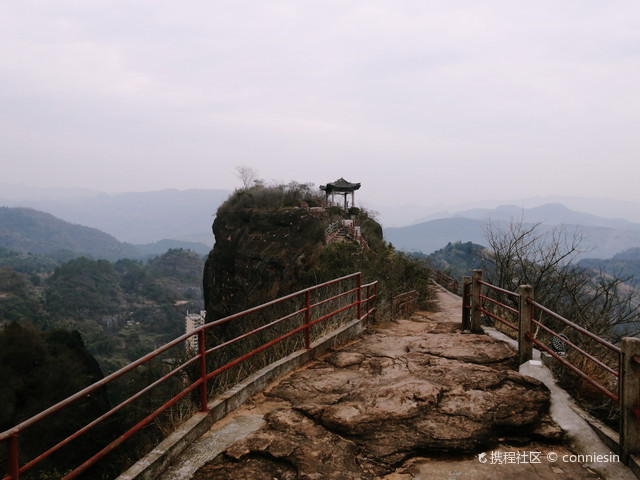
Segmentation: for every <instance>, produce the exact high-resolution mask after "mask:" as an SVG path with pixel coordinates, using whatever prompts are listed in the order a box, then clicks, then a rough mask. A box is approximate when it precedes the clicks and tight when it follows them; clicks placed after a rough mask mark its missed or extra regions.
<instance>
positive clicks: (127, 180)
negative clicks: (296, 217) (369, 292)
mask: <svg viewBox="0 0 640 480" xmlns="http://www.w3.org/2000/svg"><path fill="white" fill-rule="evenodd" d="M639 152H640V2H638V1H637V0H622V1H616V0H611V1H599V0H598V1H596V0H584V1H575V0H562V1H555V0H554V1H550V0H541V1H536V2H532V1H530V0H527V1H520V0H504V1H498V0H489V1H482V2H481V1H477V0H469V1H455V0H442V1H433V0H415V1H409V0H407V1H402V0H389V1H381V0H366V1H360V0H352V1H337V0H336V1H333V0H321V1H306V0H282V1H277V0H276V1H262V0H261V1H256V0H231V1H218V0H211V1H199V0H196V1H185V2H176V1H173V0H172V1H168V0H127V1H120V0H102V1H100V0H96V1H87V0H68V1H61V0H45V1H30V0H20V1H17V0H15V1H7V2H3V3H2V5H1V6H0V158H1V159H2V174H1V178H2V180H1V181H2V182H8V183H24V184H26V185H33V186H76V187H78V186H79V187H88V188H92V189H97V190H103V191H110V192H117V191H143V190H159V189H165V188H177V189H190V188H227V189H232V188H235V187H237V186H239V185H240V181H239V180H238V178H237V177H236V175H235V167H236V166H239V165H248V166H251V167H253V168H255V169H256V170H257V171H258V172H259V174H260V176H261V177H262V178H263V179H265V180H266V181H268V182H271V181H275V182H289V181H291V180H295V181H299V182H313V183H315V184H316V185H320V184H323V183H326V182H328V181H333V180H336V179H337V178H339V177H345V178H346V179H347V180H351V181H358V182H361V183H362V189H361V191H360V195H361V196H363V197H364V198H366V199H369V200H373V199H374V198H376V197H379V198H377V199H376V201H379V202H383V203H394V204H401V203H405V202H416V203H420V204H427V205H428V204H435V203H442V202H445V203H446V202H453V201H455V202H460V201H468V200H470V199H472V198H479V199H483V198H496V197H503V198H505V199H507V198H514V197H515V198H517V197H526V196H534V195H556V194H564V195H578V196H602V197H613V198H619V199H622V200H629V201H640V193H639V189H640V153H639Z"/></svg>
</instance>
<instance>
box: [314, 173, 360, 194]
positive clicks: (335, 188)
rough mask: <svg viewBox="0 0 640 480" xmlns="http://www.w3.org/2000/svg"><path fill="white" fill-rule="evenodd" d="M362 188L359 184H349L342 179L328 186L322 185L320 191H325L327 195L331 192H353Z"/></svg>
mask: <svg viewBox="0 0 640 480" xmlns="http://www.w3.org/2000/svg"><path fill="white" fill-rule="evenodd" d="M359 188H360V184H359V183H351V182H347V181H346V180H345V179H344V178H342V177H340V178H339V179H338V180H336V181H335V182H329V183H327V184H326V185H320V190H324V191H325V192H327V193H331V192H353V191H355V190H358V189H359Z"/></svg>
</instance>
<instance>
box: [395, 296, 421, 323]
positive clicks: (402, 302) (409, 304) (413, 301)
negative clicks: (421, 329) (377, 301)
mask: <svg viewBox="0 0 640 480" xmlns="http://www.w3.org/2000/svg"><path fill="white" fill-rule="evenodd" d="M391 302H392V307H391V309H392V314H393V316H394V317H395V316H397V315H408V314H411V313H413V312H414V311H415V310H416V308H417V304H418V292H417V291H416V290H409V291H408V292H404V293H400V294H398V295H396V296H395V297H393V299H392V300H391Z"/></svg>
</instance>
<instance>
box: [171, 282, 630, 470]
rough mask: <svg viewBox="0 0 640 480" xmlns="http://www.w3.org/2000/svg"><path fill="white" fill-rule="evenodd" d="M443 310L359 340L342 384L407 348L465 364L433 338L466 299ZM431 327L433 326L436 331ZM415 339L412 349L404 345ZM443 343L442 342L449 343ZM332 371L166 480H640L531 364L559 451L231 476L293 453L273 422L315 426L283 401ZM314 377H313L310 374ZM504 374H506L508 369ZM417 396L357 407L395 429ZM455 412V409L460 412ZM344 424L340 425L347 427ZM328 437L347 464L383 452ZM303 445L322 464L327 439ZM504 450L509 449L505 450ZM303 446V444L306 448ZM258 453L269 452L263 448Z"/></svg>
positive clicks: (243, 422) (259, 410)
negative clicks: (545, 396) (260, 458)
mask: <svg viewBox="0 0 640 480" xmlns="http://www.w3.org/2000/svg"><path fill="white" fill-rule="evenodd" d="M438 306H439V309H438V311H437V312H418V317H419V318H417V319H414V320H413V321H407V320H404V321H400V322H392V323H391V324H389V325H386V326H383V327H382V328H379V329H376V331H375V332H374V333H373V334H369V335H365V338H364V340H362V339H361V340H360V341H358V342H353V345H350V346H346V347H345V348H344V349H343V350H341V351H339V352H336V353H335V355H334V356H333V357H332V358H331V359H330V361H331V362H334V363H335V362H339V361H342V362H345V363H346V364H347V365H346V368H347V370H344V371H340V374H341V375H347V374H350V373H353V372H354V370H353V369H354V368H361V367H358V365H356V364H354V363H353V362H356V363H357V360H358V358H359V357H358V355H359V356H362V357H364V358H365V360H364V361H363V360H362V359H360V362H363V365H364V364H365V363H366V362H369V363H368V364H367V368H368V369H371V368H374V367H375V368H378V367H376V365H377V364H376V363H375V362H379V361H380V359H389V358H396V359H397V358H400V356H401V354H404V352H401V351H400V350H401V349H400V345H402V349H406V350H411V349H413V350H414V352H415V354H416V355H418V354H421V355H426V354H427V353H428V354H429V355H430V356H433V355H439V353H438V352H440V351H441V350H446V352H445V353H444V355H445V356H447V355H448V356H449V358H451V357H455V356H456V355H461V353H460V352H457V351H454V350H455V347H456V346H455V345H453V346H452V345H449V346H447V344H446V343H444V344H443V343H442V339H441V338H437V336H436V335H434V332H435V331H436V330H438V329H440V330H441V331H442V332H449V331H450V330H451V329H452V328H454V327H455V326H454V327H452V325H454V324H456V323H459V319H460V316H461V300H460V298H459V297H457V296H455V295H453V294H450V293H449V292H446V291H444V290H441V291H439V292H438ZM427 324H428V325H429V328H430V333H423V331H425V330H426V329H425V326H426V325H427ZM434 324H435V325H436V327H435V329H434ZM438 324H440V325H444V327H442V328H440V327H438V326H437V325H438ZM488 333H489V334H490V335H491V336H493V337H495V338H498V339H499V340H501V341H504V342H506V343H510V342H511V340H510V339H508V338H506V337H504V336H501V334H499V333H497V332H494V331H491V329H488ZM457 335H458V336H457V337H455V338H457V339H458V343H459V344H463V346H464V348H463V350H464V349H465V348H468V347H467V345H468V343H465V340H466V339H465V338H464V337H467V336H465V335H461V334H460V333H459V329H458V331H457ZM408 338H409V339H410V340H407V339H408ZM442 338H445V337H444V336H442ZM449 338H451V337H449ZM468 338H471V337H468ZM394 339H402V342H403V343H402V344H396V343H394V342H393V340H394ZM412 339H413V340H412ZM414 340H415V341H414ZM473 341H474V342H475V343H477V342H480V341H481V338H480V336H473ZM407 342H409V343H407ZM429 342H431V343H429ZM438 342H440V343H438ZM407 345H409V346H407ZM498 347H499V346H498ZM439 349H440V350H439ZM378 350H379V351H378ZM412 354H413V352H412ZM449 358H447V359H445V360H442V361H443V362H445V363H446V362H451V360H450V359H449ZM402 361H403V362H405V363H406V362H407V361H406V359H405V358H404V356H402ZM456 361H457V359H456ZM350 362H351V363H350ZM392 363H393V362H391V363H390V362H389V361H387V363H384V362H382V364H381V366H380V367H379V368H380V369H384V368H388V369H393V368H395V370H397V368H396V367H394V365H393V364H392ZM325 364H326V362H325V363H323V364H322V365H319V364H315V365H310V366H306V367H304V368H303V369H301V370H298V371H294V372H292V373H291V374H289V375H287V376H286V377H284V378H283V379H280V380H279V381H278V382H276V383H275V384H274V385H272V386H270V387H269V390H270V391H274V392H276V393H277V392H279V391H280V392H285V394H284V395H282V394H280V396H278V395H277V394H269V395H268V396H265V395H263V394H260V395H257V396H255V397H253V398H252V399H251V400H250V401H249V402H247V403H246V404H245V405H244V406H242V407H241V408H240V409H238V410H237V411H236V412H234V413H233V414H231V415H229V416H228V417H227V418H225V419H224V420H222V421H220V422H218V423H217V424H215V425H214V426H213V427H212V429H211V430H210V431H209V432H207V433H206V434H205V435H203V436H202V437H201V438H200V439H199V440H198V441H197V442H195V443H194V444H193V445H192V447H190V448H189V449H188V451H187V453H186V454H185V455H183V456H182V457H181V458H180V460H179V461H178V462H176V464H175V465H173V466H172V467H170V468H169V469H168V470H167V471H166V472H165V473H164V474H163V475H162V476H161V477H160V478H161V479H163V480H187V479H189V480H191V479H194V480H206V479H210V478H211V479H213V478H251V479H259V478H265V479H267V478H268V479H269V480H273V479H274V478H280V479H283V480H284V479H288V478H379V479H385V480H405V479H407V480H408V479H425V480H426V479H432V480H440V479H442V480H445V479H446V480H450V479H455V480H463V479H467V480H483V479H486V480H497V479H502V478H505V479H506V478H518V479H519V480H529V479H531V480H533V479H555V478H558V479H563V480H564V479H574V478H575V479H579V480H584V479H597V478H602V479H611V480H627V479H628V480H636V477H635V476H634V475H633V474H632V473H631V472H630V471H629V470H628V469H627V468H626V467H624V466H623V465H622V464H620V463H619V462H617V461H615V460H616V458H615V456H614V452H611V451H610V449H609V448H607V447H606V446H605V445H604V444H603V443H602V442H601V441H600V440H599V438H598V437H597V435H595V433H593V431H592V430H591V428H590V427H589V426H588V424H587V423H586V422H585V421H584V420H583V419H582V418H581V417H580V415H578V414H576V413H575V412H574V410H573V409H572V408H571V407H572V406H573V404H572V401H571V399H570V398H569V397H568V395H567V394H566V393H565V392H564V391H562V390H560V389H559V388H558V387H557V385H555V382H554V381H553V379H552V378H551V375H550V374H549V371H548V370H547V369H546V367H544V366H542V365H541V364H539V362H532V363H531V364H528V365H524V366H522V368H521V373H522V374H524V375H527V376H531V377H534V378H537V379H539V380H540V381H542V382H543V383H544V384H545V385H546V386H547V387H548V388H549V390H550V391H551V407H550V413H551V415H552V417H553V420H554V421H555V422H556V423H557V424H558V425H559V426H560V427H562V429H563V430H564V431H565V432H566V433H567V441H564V442H562V443H560V444H558V443H548V442H544V441H539V440H531V441H528V442H527V443H525V444H522V443H513V442H510V441H509V439H507V438H505V439H498V441H497V442H494V443H493V444H492V446H491V448H490V449H487V450H485V451H482V450H478V449H476V450H475V451H473V452H472V453H466V454H461V453H456V454H450V453H446V452H443V451H440V452H435V451H431V450H430V449H425V450H423V451H421V452H420V455H415V454H412V455H410V456H407V458H406V459H404V460H402V461H399V462H396V464H395V465H396V467H395V468H394V471H391V472H389V471H386V472H383V473H376V472H381V471H382V470H381V469H380V468H378V469H376V468H377V467H378V466H377V465H373V466H369V467H368V466H367V465H365V466H364V467H362V468H363V473H362V476H358V473H357V472H343V475H341V474H340V473H337V474H336V472H335V468H339V467H335V466H334V470H333V473H331V472H330V469H331V465H330V464H331V460H330V459H329V458H327V459H325V460H323V462H325V464H326V469H327V470H326V472H323V470H322V469H321V468H320V469H319V468H318V467H317V465H315V464H313V463H311V464H309V465H310V467H309V468H310V469H312V470H313V469H315V470H314V471H313V472H305V473H304V474H302V475H298V474H297V473H295V474H290V472H289V473H287V472H285V471H284V470H283V471H282V472H281V473H278V474H273V472H271V471H267V469H263V470H262V471H261V470H260V469H258V470H254V471H251V473H247V472H249V470H238V471H237V472H233V471H231V470H230V469H231V468H233V467H234V461H233V460H234V459H235V460H238V459H240V458H244V457H243V455H244V456H246V455H247V452H248V451H249V450H251V449H253V450H254V451H258V453H259V452H260V451H262V452H263V454H260V455H264V456H265V457H269V456H271V457H274V453H273V452H275V451H284V450H286V448H285V447H283V446H282V444H277V442H276V441H275V440H274V439H273V438H272V437H273V435H279V433H278V432H277V431H276V432H275V433H274V431H273V429H271V430H269V428H270V427H269V425H267V424H268V423H269V422H271V423H273V417H274V416H277V415H280V417H281V419H280V421H281V422H282V421H283V420H282V418H285V419H287V421H291V418H293V415H294V414H296V412H301V411H302V412H306V413H305V415H306V417H304V418H303V419H302V420H308V418H310V417H313V416H314V411H313V410H314V409H313V408H312V407H309V405H302V404H300V400H298V399H294V398H293V397H287V394H286V392H287V391H290V390H291V391H299V390H300V389H301V388H302V387H299V386H298V387H296V383H295V381H296V378H304V379H305V385H306V387H307V388H310V387H308V386H309V383H312V382H313V380H314V379H316V378H319V376H320V375H321V374H322V372H323V369H325ZM431 367H432V368H433V369H435V370H437V369H439V368H442V364H441V363H438V362H433V363H432V366H431ZM310 368H311V370H309V369H310ZM362 368H363V367H362ZM362 368H361V369H360V370H355V372H357V376H356V377H349V378H348V381H347V384H349V385H351V386H354V388H355V385H356V384H357V381H358V380H361V377H363V376H364V373H363V372H365V370H362ZM426 368H427V369H429V368H430V367H429V366H427V367H426ZM470 368H472V369H475V370H474V371H476V372H484V371H485V370H486V369H487V367H480V366H474V365H472V366H470ZM499 368H502V369H504V368H506V367H499ZM349 369H351V370H349ZM505 375H507V376H508V375H510V374H508V373H506V374H505ZM337 376H338V375H336V377H337ZM376 382H377V383H380V384H381V385H382V386H383V387H385V386H386V387H388V385H387V384H384V382H383V380H376ZM377 383H376V384H377ZM406 383H407V382H406V380H405V379H404V377H403V379H402V380H398V383H397V386H398V394H397V395H396V396H398V397H401V396H402V393H403V392H402V391H401V390H402V388H404V387H403V386H402V385H404V386H406ZM318 385H321V384H320V383H318V384H317V385H316V386H315V387H313V388H315V389H316V390H317V392H320V391H321V390H322V391H324V390H323V388H324V387H322V388H320V387H319V386H318ZM372 385H373V384H365V387H366V389H370V388H371V387H372ZM412 388H414V387H412ZM420 388H422V390H420V394H421V395H423V396H428V395H427V393H425V392H424V386H422V387H420ZM325 393H327V392H325ZM327 394H330V395H334V396H335V395H336V393H335V392H329V393H327ZM411 395H414V396H415V394H414V393H411V392H410V395H409V396H408V397H406V399H405V400H403V401H402V402H401V404H400V405H401V406H400V407H398V405H394V404H391V406H389V407H388V408H389V409H390V410H389V411H384V410H380V409H381V408H383V409H384V408H385V405H386V403H385V402H387V403H388V402H389V398H387V397H384V395H383V396H382V397H381V396H380V395H379V396H378V397H376V398H374V400H373V401H369V400H368V399H367V400H358V401H361V402H364V404H365V405H372V407H371V408H372V409H373V410H374V411H378V410H380V411H381V412H383V414H384V415H387V416H388V418H389V423H392V421H391V420H392V417H393V415H394V413H395V412H396V411H397V410H398V409H401V408H405V409H408V408H410V406H411V405H409V406H407V405H408V404H410V403H411V401H414V400H415V399H414V398H411ZM442 395H444V394H442V393H438V394H437V398H438V400H436V401H440V402H441V403H445V402H444V400H442V398H444V397H442ZM525 395H526V394H525ZM341 398H342V400H340V401H339V402H338V403H337V404H336V405H338V406H342V407H343V408H347V407H348V403H349V400H350V399H351V398H350V397H344V396H343V397H341ZM355 398H358V397H355ZM381 398H383V400H384V402H383V401H382V400H380V399H381ZM317 400H318V402H319V403H322V401H323V400H322V395H318V397H317ZM425 401H426V400H425ZM516 401H517V399H516ZM303 403H304V402H303ZM336 405H329V407H328V408H326V409H325V411H324V414H323V415H324V417H327V416H328V413H330V412H334V410H335V408H336ZM449 405H451V406H455V405H459V408H461V409H464V410H465V411H464V412H462V413H461V412H457V413H458V414H461V415H462V416H469V415H473V412H470V411H466V410H467V409H469V406H468V403H467V402H466V401H463V402H461V403H458V404H456V403H455V402H449ZM451 406H450V407H449V408H453V407H451ZM318 408H320V407H318ZM421 408H422V407H421ZM510 408H511V409H516V408H517V407H514V406H511V407H510ZM331 409H334V410H331ZM375 409H378V410H375ZM352 410H353V409H352ZM352 410H350V411H349V412H351V411H352ZM407 411H408V410H407ZM290 412H291V413H290ZM384 412H386V413H384ZM334 413H335V412H334ZM367 413H371V412H361V411H359V412H357V414H358V415H366V414H367ZM453 413H456V412H450V411H449V413H448V415H450V414H453ZM335 415H337V416H336V418H338V420H340V419H341V418H343V417H344V412H339V413H337V414H335ZM340 415H342V417H341V416H340ZM350 415H352V413H350ZM425 415H428V413H425ZM452 418H453V417H452ZM427 420H428V419H427ZM333 425H337V427H336V428H337V430H336V431H338V432H339V431H340V428H343V431H344V429H345V428H347V429H348V427H349V426H345V425H342V427H340V425H338V423H336V420H335V419H334V421H333ZM382 425H383V427H380V428H381V431H380V432H379V435H378V436H382V437H384V436H385V431H384V422H383V424H382ZM361 426H362V425H360V426H358V428H361ZM309 428H316V429H317V428H318V425H316V424H313V425H312V427H309ZM409 429H410V428H408V427H407V436H408V435H409V432H408V430H409ZM330 434H331V435H333V436H334V437H335V438H334V437H332V439H329V440H328V445H329V448H330V449H331V448H332V447H331V445H334V447H333V448H334V449H335V450H336V451H335V452H334V453H335V455H333V456H336V457H338V456H340V455H339V454H344V452H345V449H349V448H351V447H352V446H353V445H355V447H356V448H354V450H353V451H354V452H361V450H362V448H367V447H368V446H370V444H371V443H376V442H378V441H381V442H382V441H383V440H384V439H382V440H379V439H375V438H373V437H371V438H365V439H364V440H363V441H362V442H361V443H358V439H356V438H355V437H353V435H351V436H350V435H348V434H347V435H346V437H344V435H343V437H344V438H346V440H344V439H343V438H341V437H336V436H335V431H334V432H331V433H330ZM400 434H402V430H400ZM388 435H397V432H393V433H388ZM401 437H402V435H401V436H400V437H394V438H397V441H398V442H401V441H403V439H402V438H401ZM301 438H302V437H300V436H297V437H295V438H294V439H293V440H292V441H293V442H294V445H298V446H296V447H295V448H296V449H299V450H300V452H299V455H301V456H302V457H304V458H303V460H301V462H302V463H303V464H304V463H305V462H309V461H310V460H309V458H310V457H313V456H315V455H320V456H322V448H323V447H322V445H324V444H327V442H326V441H325V439H324V438H323V439H322V440H318V439H317V438H315V439H314V437H305V438H306V439H307V440H308V441H310V443H311V445H309V446H307V448H308V450H304V448H305V447H304V446H303V445H301V443H302V442H303V441H304V438H303V439H302V440H301ZM372 438H373V442H372ZM541 438H542V437H541ZM285 440H286V439H285ZM500 440H504V441H502V442H501V441H500ZM393 441H396V440H393ZM296 442H300V444H298V443H296ZM314 442H315V443H314ZM338 442H342V443H338ZM392 443H393V442H392ZM261 444H263V445H262V446H261ZM285 444H286V442H285ZM358 445H360V446H358ZM378 447H379V450H380V451H382V452H384V451H385V450H384V449H385V448H387V445H386V444H384V443H383V444H381V445H379V446H378ZM290 448H293V447H290ZM261 449H262V450H261ZM223 452H228V453H227V454H225V455H223V456H221V455H220V454H221V453H223ZM238 452H240V453H238ZM301 452H304V453H301ZM229 455H231V457H232V461H230V463H228V464H220V459H221V458H222V457H229ZM282 455H283V456H281V457H279V458H281V460H279V461H281V462H285V461H286V462H288V463H291V462H294V460H292V458H293V457H294V456H295V455H294V454H293V453H289V454H288V455H289V457H286V458H285V454H282ZM579 455H583V456H586V455H589V456H590V457H579ZM595 455H600V457H595ZM275 456H277V454H275ZM347 456H349V455H347ZM214 460H215V461H214ZM589 460H595V461H589ZM212 461H214V462H212ZM321 463H322V462H321ZM364 463H365V462H364V461H363V460H360V461H359V463H358V462H357V465H356V467H358V465H363V464H364ZM287 468H289V467H287ZM387 470H388V469H387ZM243 472H244V473H243ZM365 472H366V473H365ZM221 473H224V474H225V475H227V474H228V477H227V476H223V477H222V476H221ZM279 475H280V476H279Z"/></svg>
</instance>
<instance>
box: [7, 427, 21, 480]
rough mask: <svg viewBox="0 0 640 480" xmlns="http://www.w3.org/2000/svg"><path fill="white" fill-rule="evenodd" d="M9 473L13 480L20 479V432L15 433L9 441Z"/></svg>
mask: <svg viewBox="0 0 640 480" xmlns="http://www.w3.org/2000/svg"><path fill="white" fill-rule="evenodd" d="M7 463H8V465H7V473H8V474H9V478H10V479H11V480H19V478H20V460H19V456H18V431H17V430H16V431H14V432H13V433H12V434H11V436H10V437H9V440H8V441H7Z"/></svg>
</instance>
